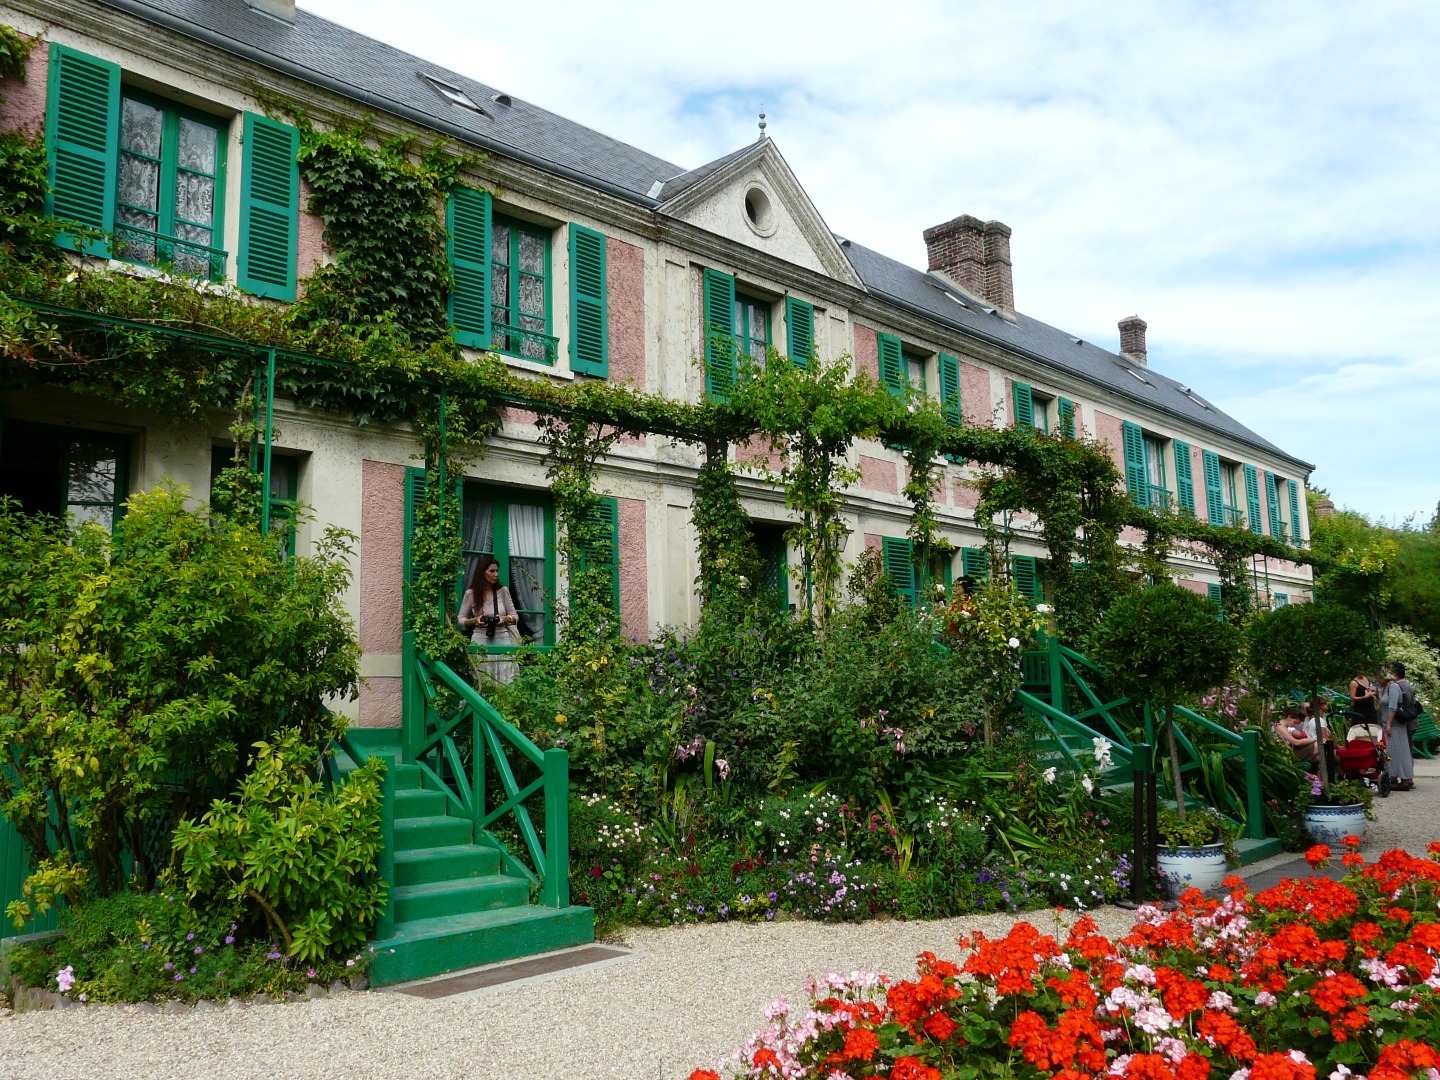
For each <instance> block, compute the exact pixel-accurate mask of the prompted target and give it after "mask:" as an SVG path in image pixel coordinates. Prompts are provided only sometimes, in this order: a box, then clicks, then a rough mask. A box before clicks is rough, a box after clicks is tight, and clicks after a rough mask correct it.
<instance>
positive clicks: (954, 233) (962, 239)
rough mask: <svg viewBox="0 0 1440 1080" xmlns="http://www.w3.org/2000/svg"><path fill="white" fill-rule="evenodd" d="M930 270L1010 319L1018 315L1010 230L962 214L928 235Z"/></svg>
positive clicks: (936, 227)
mask: <svg viewBox="0 0 1440 1080" xmlns="http://www.w3.org/2000/svg"><path fill="white" fill-rule="evenodd" d="M924 237H925V249H926V252H927V254H928V255H929V264H930V265H929V267H928V268H929V270H930V271H931V272H937V271H938V272H939V273H941V274H944V275H945V276H946V277H947V278H949V279H950V280H951V281H953V282H954V283H955V284H956V285H958V286H960V288H962V289H964V290H965V291H966V292H967V293H969V294H970V295H971V296H973V297H975V298H976V299H978V300H982V301H984V302H985V303H987V304H989V305H990V306H991V307H994V308H997V309H999V310H1000V311H1002V312H1004V313H1005V314H1006V315H1008V316H1014V314H1015V284H1014V280H1013V276H1012V272H1011V265H1010V227H1009V226H1008V225H1006V224H1004V223H1003V222H999V221H981V220H980V219H979V218H977V217H973V216H972V215H970V214H961V215H960V216H959V217H957V218H954V219H953V220H951V221H947V222H945V223H944V224H943V225H935V226H932V227H931V228H928V229H926V230H925V232H924Z"/></svg>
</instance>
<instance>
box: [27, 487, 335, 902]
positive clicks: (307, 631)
mask: <svg viewBox="0 0 1440 1080" xmlns="http://www.w3.org/2000/svg"><path fill="white" fill-rule="evenodd" d="M186 502H187V497H186V495H185V494H184V493H183V491H181V490H179V489H175V488H171V487H162V488H158V489H156V490H155V491H152V492H150V493H148V494H139V495H136V496H134V497H133V498H132V499H131V500H130V501H129V503H128V504H127V512H126V513H125V515H124V516H123V517H122V518H121V519H120V521H119V522H118V523H117V524H116V527H115V532H114V535H113V536H110V535H107V534H106V533H105V532H104V531H103V530H101V529H99V528H97V527H95V526H84V527H81V528H79V529H75V530H74V531H70V532H67V531H66V530H64V529H63V528H62V527H61V526H60V525H59V524H58V523H56V522H54V521H47V520H46V519H44V518H41V517H36V516H26V515H22V514H20V513H19V512H18V508H17V506H16V504H14V503H13V502H9V501H4V500H0V753H3V755H4V764H5V766H6V767H4V768H0V810H3V812H4V814H5V816H6V817H8V818H10V820H11V821H13V822H14V824H15V826H16V828H17V830H18V831H19V833H20V835H21V836H22V837H23V838H24V840H25V843H26V846H27V847H28V849H29V852H30V856H31V860H32V864H33V865H35V866H36V867H38V868H42V869H43V868H44V867H45V866H46V865H47V863H48V861H49V860H51V859H53V858H56V857H57V856H64V857H68V858H70V859H72V860H73V861H74V862H75V863H77V864H81V865H83V866H84V868H85V869H86V870H87V872H88V875H89V879H90V880H89V886H90V887H91V888H93V889H94V890H95V891H97V892H99V893H100V894H102V895H105V894H108V893H110V892H113V891H115V890H117V889H119V888H120V887H121V886H122V884H123V883H124V882H125V881H126V880H127V878H128V877H129V876H130V874H131V873H133V874H135V875H137V876H138V878H139V880H140V883H141V885H142V887H146V888H148V887H150V886H152V885H153V883H154V882H155V880H156V877H157V875H158V873H159V870H160V868H161V867H163V866H164V865H165V864H166V863H167V862H168V859H169V843H168V840H169V828H170V824H171V823H172V822H174V821H176V820H179V819H180V818H182V817H185V816H194V815H195V814H198V813H199V812H200V811H201V810H203V808H204V807H205V806H206V805H207V804H208V803H209V801H210V800H211V799H212V798H213V797H214V796H215V795H217V794H224V793H226V792H228V791H230V790H231V789H232V786H233V785H234V783H235V781H236V780H237V779H238V777H239V775H240V774H241V772H242V771H243V769H244V765H245V752H244V748H246V747H248V746H250V745H251V744H252V743H253V742H255V741H256V740H257V739H260V738H263V737H264V736H265V735H266V733H267V732H269V731H270V730H272V729H273V728H274V727H275V726H276V725H277V723H278V722H279V719H280V718H281V717H283V718H284V723H285V724H287V725H288V726H290V727H292V728H295V729H297V730H299V731H300V732H301V738H302V740H303V741H305V742H307V743H310V744H312V745H317V746H319V745H324V744H325V743H327V742H328V741H329V739H330V738H331V737H332V736H333V735H334V734H335V733H336V732H337V729H338V728H339V727H340V725H341V724H342V723H343V721H341V720H339V719H337V718H336V717H334V716H332V715H331V714H330V713H328V712H327V711H326V709H325V708H324V705H323V704H322V702H323V701H324V699H325V698H327V697H328V696H330V695H340V696H349V695H353V694H354V693H355V691H356V689H357V684H358V666H357V665H358V661H359V647H358V645H357V643H356V641H355V636H354V628H353V625H352V623H351V620H350V618H349V617H348V616H347V615H346V614H345V612H344V610H343V607H342V605H341V599H340V598H341V596H342V594H343V593H344V591H345V590H346V588H347V587H348V585H349V581H350V571H349V568H348V561H347V559H348V555H349V548H348V546H347V544H348V536H347V534H344V533H343V532H329V533H327V534H326V537H325V539H324V540H323V541H322V542H321V543H320V544H319V545H318V546H317V552H316V555H315V556H314V557H313V558H296V559H290V560H288V561H287V560H284V559H283V558H282V557H281V554H280V552H279V551H278V550H277V545H276V543H275V541H274V539H273V538H271V537H266V536H261V535H260V534H259V532H258V531H257V530H256V529H254V528H250V527H244V526H241V525H238V524H235V523H232V522H228V521H224V520H219V521H212V520H211V519H210V516H209V515H208V513H206V512H205V511H204V510H189V509H187V508H186ZM25 907H26V905H24V904H23V902H22V903H21V906H20V907H19V908H17V909H16V910H15V911H12V913H11V914H12V916H14V917H18V918H20V919H21V921H22V922H23V920H24V918H26V917H28V915H29V914H30V912H29V911H28V910H25Z"/></svg>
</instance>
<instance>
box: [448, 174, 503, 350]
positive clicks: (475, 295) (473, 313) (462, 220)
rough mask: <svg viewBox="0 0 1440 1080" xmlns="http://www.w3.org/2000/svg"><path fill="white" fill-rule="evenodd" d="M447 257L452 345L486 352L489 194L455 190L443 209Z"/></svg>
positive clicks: (488, 298)
mask: <svg viewBox="0 0 1440 1080" xmlns="http://www.w3.org/2000/svg"><path fill="white" fill-rule="evenodd" d="M445 232H446V235H447V237H448V239H447V241H446V254H447V255H448V256H449V259H450V276H451V278H452V279H453V282H454V283H453V284H452V285H451V287H450V303H449V311H448V312H447V314H448V316H449V318H450V325H451V326H453V327H454V328H455V342H456V344H458V345H464V346H465V347H466V348H470V349H488V348H490V345H491V340H492V336H493V335H492V334H491V333H490V193H489V192H488V191H476V190H475V189H474V188H467V187H457V188H452V189H451V191H450V198H449V200H447V202H446V205H445Z"/></svg>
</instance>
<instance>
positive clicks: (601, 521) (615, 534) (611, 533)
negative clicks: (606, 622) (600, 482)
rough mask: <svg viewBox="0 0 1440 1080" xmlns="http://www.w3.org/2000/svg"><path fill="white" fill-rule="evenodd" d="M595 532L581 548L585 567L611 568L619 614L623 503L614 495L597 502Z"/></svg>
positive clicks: (615, 607)
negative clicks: (621, 513) (621, 510)
mask: <svg viewBox="0 0 1440 1080" xmlns="http://www.w3.org/2000/svg"><path fill="white" fill-rule="evenodd" d="M593 514H594V521H595V524H596V525H597V526H598V528H597V529H596V533H595V535H594V536H593V537H591V538H590V541H589V542H588V543H587V544H586V545H585V546H584V548H583V549H582V550H581V551H580V553H579V555H580V565H581V567H582V568H583V569H589V568H591V567H597V568H600V569H608V570H609V571H610V606H611V608H612V609H613V610H614V612H615V613H616V614H617V615H618V614H619V613H620V504H619V503H618V502H617V501H616V500H615V499H614V498H611V497H605V498H601V499H599V500H597V501H596V503H595V509H594V511H593Z"/></svg>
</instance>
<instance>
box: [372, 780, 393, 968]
mask: <svg viewBox="0 0 1440 1080" xmlns="http://www.w3.org/2000/svg"><path fill="white" fill-rule="evenodd" d="M381 760H382V761H384V762H385V771H384V772H383V773H381V774H380V859H379V861H378V862H377V863H376V865H375V870H376V872H377V873H378V874H379V875H380V880H381V882H382V883H384V885H385V906H384V907H382V908H381V909H380V915H379V918H377V919H376V920H375V940H376V941H384V940H385V939H386V938H392V937H394V936H395V762H394V760H393V759H392V758H390V757H388V756H382V757H381Z"/></svg>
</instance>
